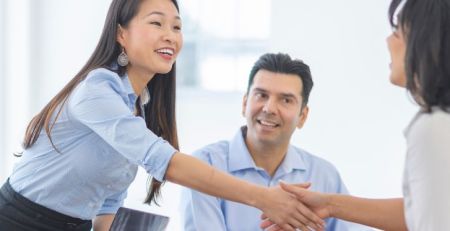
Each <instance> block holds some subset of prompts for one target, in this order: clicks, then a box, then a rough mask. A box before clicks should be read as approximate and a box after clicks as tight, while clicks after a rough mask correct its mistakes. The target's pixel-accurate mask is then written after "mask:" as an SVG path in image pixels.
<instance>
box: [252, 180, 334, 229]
mask: <svg viewBox="0 0 450 231" xmlns="http://www.w3.org/2000/svg"><path fill="white" fill-rule="evenodd" d="M310 185H311V184H310V183H303V184H287V183H285V182H283V181H280V187H274V188H271V189H269V190H272V191H274V192H273V193H274V194H275V193H278V194H280V195H278V196H276V197H277V199H281V200H282V199H288V200H287V202H281V204H280V205H281V206H282V207H283V208H284V209H283V210H284V213H285V214H289V216H290V217H289V218H287V220H285V221H286V222H285V223H284V224H283V222H282V220H283V218H282V217H277V215H275V214H270V213H269V212H268V211H263V214H262V215H261V224H260V227H261V228H262V229H264V230H266V231H280V230H286V231H290V230H292V231H293V230H302V231H311V230H317V231H320V230H325V229H326V227H325V226H326V224H325V222H324V220H323V219H325V218H328V217H330V216H332V212H331V206H330V197H329V196H330V195H329V194H324V193H318V192H313V191H309V190H308V188H309V187H310ZM286 192H287V197H288V198H285V197H286ZM268 202H269V201H268ZM269 203H270V202H269ZM269 217H272V218H271V219H269Z"/></svg>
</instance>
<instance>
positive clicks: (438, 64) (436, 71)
mask: <svg viewBox="0 0 450 231" xmlns="http://www.w3.org/2000/svg"><path fill="white" fill-rule="evenodd" d="M404 1H405V0H404ZM400 5H402V0H393V1H392V2H391V5H390V7H389V20H390V23H391V25H392V26H393V27H400V28H402V31H403V32H404V38H405V42H406V55H405V69H406V79H407V81H406V88H407V89H408V91H409V92H410V93H411V94H412V95H413V97H414V99H415V100H416V102H417V103H418V104H419V105H420V106H422V107H423V108H424V109H425V110H426V111H428V112H430V111H431V108H432V107H435V106H437V107H440V108H441V109H442V110H445V111H449V108H450V0H406V2H404V5H403V7H402V8H401V9H400ZM397 11H399V12H400V13H398V14H396V12H397ZM396 18H397V19H398V21H397V23H396V22H395V19H396Z"/></svg>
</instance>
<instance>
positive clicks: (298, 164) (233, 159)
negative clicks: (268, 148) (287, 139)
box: [228, 126, 306, 175]
mask: <svg viewBox="0 0 450 231" xmlns="http://www.w3.org/2000/svg"><path fill="white" fill-rule="evenodd" d="M246 129H247V127H246V126H243V127H241V129H239V131H238V132H237V133H236V135H235V136H234V138H233V139H232V140H231V141H230V146H229V159H228V168H229V171H230V172H234V171H239V170H245V169H257V170H258V169H260V168H258V167H257V166H256V164H255V161H254V160H253V158H252V156H251V155H250V152H249V151H248V148H247V145H246V144H245V140H244V135H243V134H244V133H243V131H245V130H246ZM293 170H306V164H305V161H304V160H303V158H302V155H301V153H299V151H298V150H297V149H295V148H294V147H293V146H292V145H289V147H288V152H287V153H286V156H285V157H284V160H283V162H282V163H281V165H280V166H279V167H278V169H277V171H276V175H278V174H283V173H289V172H292V171H293Z"/></svg>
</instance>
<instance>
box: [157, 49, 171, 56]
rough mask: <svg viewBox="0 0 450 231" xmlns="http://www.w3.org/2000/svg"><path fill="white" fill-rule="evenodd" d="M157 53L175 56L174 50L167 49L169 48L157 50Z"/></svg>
mask: <svg viewBox="0 0 450 231" xmlns="http://www.w3.org/2000/svg"><path fill="white" fill-rule="evenodd" d="M156 52H158V53H163V54H168V55H173V50H172V49H167V48H163V49H159V50H156Z"/></svg>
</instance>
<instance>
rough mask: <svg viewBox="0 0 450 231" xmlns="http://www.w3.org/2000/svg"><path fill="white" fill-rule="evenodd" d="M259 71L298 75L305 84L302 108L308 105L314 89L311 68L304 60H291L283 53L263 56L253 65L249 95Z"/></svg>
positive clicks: (302, 94) (248, 87)
mask: <svg viewBox="0 0 450 231" xmlns="http://www.w3.org/2000/svg"><path fill="white" fill-rule="evenodd" d="M259 70H267V71H270V72H275V73H283V74H294V75H297V76H298V77H299V78H300V79H301V80H302V83H303V89H302V92H301V96H302V98H303V103H302V106H306V105H307V104H308V99H309V94H310V93H311V89H312V87H313V81H312V77H311V71H310V70H309V66H308V65H306V64H305V63H304V62H303V61H302V60H299V59H291V57H290V56H289V55H287V54H282V53H278V54H274V53H267V54H264V55H262V56H261V57H259V59H258V61H256V63H255V64H254V65H253V68H252V70H251V72H250V76H249V79H248V86H247V94H248V93H249V91H250V87H251V86H252V84H253V79H254V78H255V75H256V73H257V72H258V71H259Z"/></svg>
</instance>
